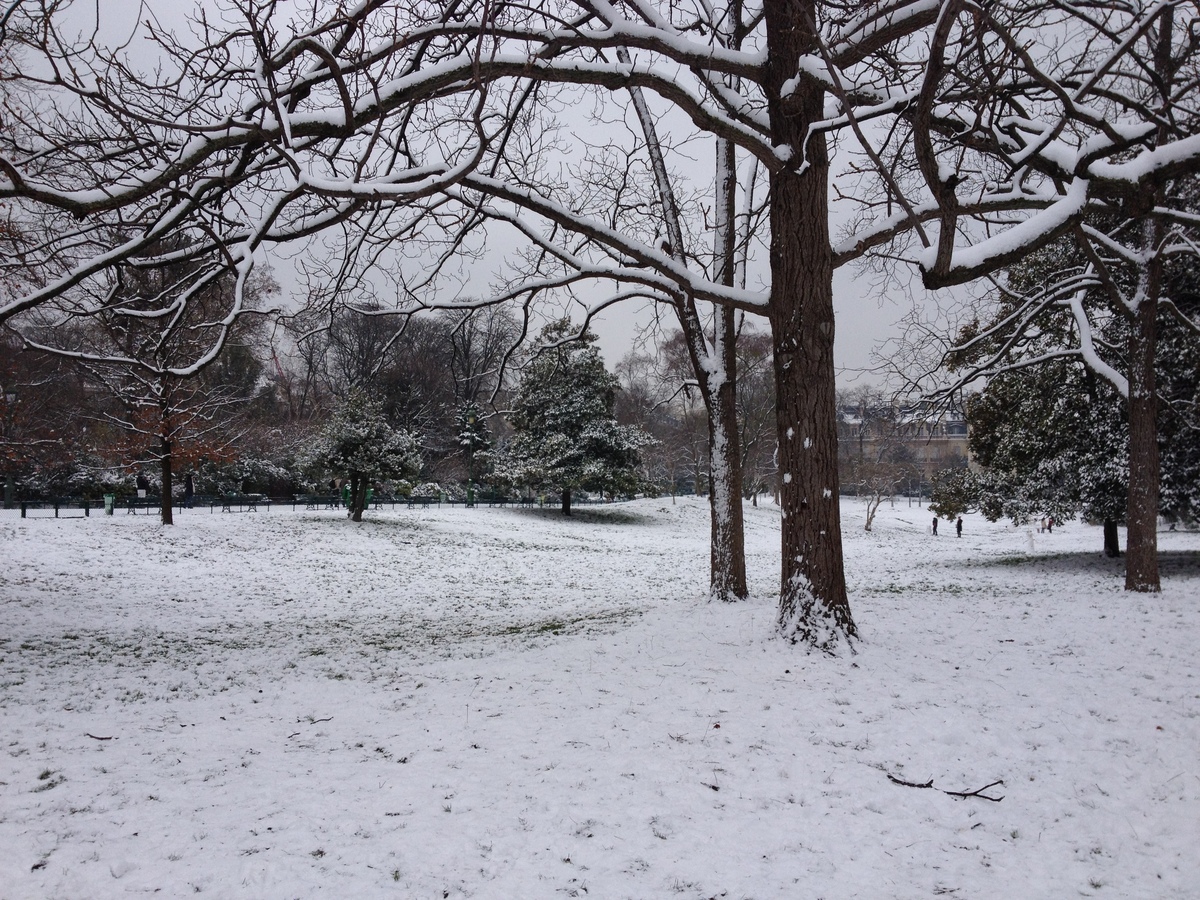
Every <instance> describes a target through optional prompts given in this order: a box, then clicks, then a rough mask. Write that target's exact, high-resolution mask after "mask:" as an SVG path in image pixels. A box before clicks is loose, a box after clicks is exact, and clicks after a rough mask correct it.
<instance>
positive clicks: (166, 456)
mask: <svg viewBox="0 0 1200 900" xmlns="http://www.w3.org/2000/svg"><path fill="white" fill-rule="evenodd" d="M173 449H174V448H173V447H172V446H171V413H170V411H169V410H168V408H167V405H166V404H165V403H164V404H161V405H160V406H159V432H158V458H159V466H160V473H161V475H162V496H161V497H160V498H159V511H160V513H161V515H162V523H163V524H164V525H174V524H175V516H174V511H173V510H172V509H171V494H172V493H173V491H174V484H173V483H172V481H173V480H172V477H171V475H172V472H171V463H172V452H173Z"/></svg>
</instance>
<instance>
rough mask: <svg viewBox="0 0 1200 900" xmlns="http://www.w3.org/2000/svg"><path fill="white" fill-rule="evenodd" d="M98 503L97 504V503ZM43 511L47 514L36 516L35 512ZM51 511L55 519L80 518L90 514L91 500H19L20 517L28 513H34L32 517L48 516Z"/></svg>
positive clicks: (26, 515) (25, 516)
mask: <svg viewBox="0 0 1200 900" xmlns="http://www.w3.org/2000/svg"><path fill="white" fill-rule="evenodd" d="M97 505H98V504H97ZM41 511H45V512H46V513H47V514H46V515H44V516H38V515H36V513H38V512H41ZM51 511H53V517H54V518H55V519H82V518H83V517H85V516H90V515H91V514H92V502H91V501H90V500H72V499H61V498H60V499H57V500H22V501H21V518H22V519H27V518H29V513H31V512H33V513H35V515H34V518H46V519H48V518H50V514H49V513H50V512H51Z"/></svg>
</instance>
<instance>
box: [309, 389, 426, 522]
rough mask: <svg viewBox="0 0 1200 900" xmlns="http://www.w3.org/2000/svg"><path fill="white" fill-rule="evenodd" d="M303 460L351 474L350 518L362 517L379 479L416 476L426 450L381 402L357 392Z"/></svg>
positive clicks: (332, 471)
mask: <svg viewBox="0 0 1200 900" xmlns="http://www.w3.org/2000/svg"><path fill="white" fill-rule="evenodd" d="M304 461H305V463H306V464H307V466H308V467H309V468H311V469H319V470H321V471H322V472H323V473H325V474H330V475H333V476H335V477H337V476H340V477H346V478H348V479H349V481H350V503H349V507H350V508H349V514H350V518H352V519H353V520H354V521H355V522H361V521H362V514H363V509H364V508H365V507H366V505H367V489H368V487H369V486H370V485H371V484H372V483H373V482H376V481H386V480H389V479H394V478H414V477H416V475H417V474H418V473H419V472H420V471H421V450H420V444H419V442H418V440H417V436H416V435H414V434H412V433H411V432H408V431H403V430H400V429H395V428H393V427H392V426H391V425H389V424H388V422H387V420H386V419H385V418H384V416H383V413H382V411H381V409H380V407H379V405H378V404H376V403H372V402H371V401H369V400H367V399H366V398H365V397H363V396H361V395H358V394H355V395H353V396H351V397H350V399H349V400H347V401H346V403H345V404H344V405H342V407H341V408H339V409H338V410H337V411H336V412H335V413H334V414H333V416H332V417H331V418H330V420H329V422H328V423H326V425H325V427H324V428H322V429H321V430H320V432H319V433H318V434H317V436H316V438H315V439H314V440H313V443H312V444H311V445H309V447H308V449H307V451H306V452H305V454H304Z"/></svg>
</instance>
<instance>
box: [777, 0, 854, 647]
mask: <svg viewBox="0 0 1200 900" xmlns="http://www.w3.org/2000/svg"><path fill="white" fill-rule="evenodd" d="M764 9H765V13H766V22H767V45H768V62H767V77H766V79H765V81H766V84H765V87H766V95H767V97H768V98H769V99H768V111H769V113H770V119H771V128H772V131H773V133H774V136H775V140H776V144H777V145H779V146H784V147H789V148H791V150H792V152H793V158H792V166H791V167H790V168H789V169H788V170H784V171H781V172H777V173H775V174H773V175H772V178H771V187H770V191H771V252H770V260H771V306H770V320H771V333H772V340H773V345H774V351H775V360H774V365H775V385H776V400H775V409H776V425H777V430H778V441H779V471H780V473H781V482H782V484H781V486H780V489H781V495H782V496H781V500H782V507H783V522H782V529H781V530H782V542H783V548H782V549H783V553H782V557H783V560H782V563H783V566H782V572H781V585H780V598H779V619H778V624H779V628H780V629H781V631H782V632H783V634H784V636H785V637H787V638H790V639H791V640H792V641H794V642H797V643H804V644H807V645H808V646H810V647H816V648H820V649H822V650H826V651H829V652H833V651H835V650H836V649H837V648H838V646H839V645H840V644H842V643H845V642H848V641H850V640H851V639H853V638H856V637H857V636H858V635H857V629H856V627H855V624H854V619H853V618H852V617H851V615H850V604H849V601H848V599H847V596H846V576H845V571H844V569H843V563H842V533H841V516H840V512H839V508H838V471H837V420H836V402H835V397H834V365H833V333H834V323H833V253H832V249H831V247H830V242H829V189H828V179H829V155H828V150H827V147H826V142H825V137H824V135H823V134H822V133H820V132H816V133H812V134H810V132H809V126H810V124H811V123H813V122H816V121H819V120H820V119H822V118H823V116H824V97H825V91H824V88H823V87H822V86H821V85H820V84H819V83H817V82H816V81H814V80H811V79H809V78H806V77H801V78H800V83H799V85H798V86H797V87H796V88H795V89H794V90H793V91H792V92H791V94H790V95H789V96H787V97H781V93H782V88H783V86H784V83H785V81H787V80H788V79H790V78H792V77H793V76H794V75H795V74H796V73H797V72H799V71H802V67H801V66H800V64H799V62H800V59H801V57H802V56H806V55H808V54H811V53H815V52H816V51H817V39H816V36H815V35H814V34H813V28H814V23H815V12H814V9H813V3H812V2H811V0H791V2H777V3H767V4H766V5H765V7H764Z"/></svg>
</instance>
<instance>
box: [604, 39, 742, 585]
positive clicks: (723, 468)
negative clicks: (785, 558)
mask: <svg viewBox="0 0 1200 900" xmlns="http://www.w3.org/2000/svg"><path fill="white" fill-rule="evenodd" d="M617 55H618V58H619V59H620V60H621V62H623V63H626V64H629V63H630V62H631V60H630V56H629V53H628V51H626V50H624V49H621V50H618V51H617ZM630 96H631V97H632V98H633V102H634V106H635V107H636V109H637V113H638V118H639V120H640V121H641V124H642V131H643V133H644V134H645V136H646V147H647V150H648V151H649V152H650V156H651V159H652V161H653V168H654V179H655V183H656V185H657V187H658V195H659V199H660V200H661V201H662V204H663V219H664V223H663V224H664V225H665V227H666V231H667V237H668V239H669V242H670V244H671V252H672V254H673V255H674V256H675V258H676V259H677V260H678V261H679V262H680V263H682V264H683V265H685V266H686V265H687V258H686V256H685V255H684V252H683V247H684V240H683V230H682V226H681V224H680V213H679V207H678V203H677V198H676V196H675V192H674V189H673V188H672V185H671V179H670V176H669V175H668V174H667V167H666V163H665V162H664V160H663V155H662V145H661V144H660V143H659V140H658V134H657V130H656V128H655V124H654V118H653V116H652V115H651V114H650V108H649V106H648V105H647V104H646V102H645V100H644V98H643V96H642V92H641V89H640V88H633V89H631V90H630ZM716 163H717V166H716V168H717V179H716V182H717V183H716V227H715V229H714V236H713V251H714V256H715V257H716V258H717V267H718V273H717V278H718V280H719V281H720V283H721V284H724V285H729V286H733V284H734V282H735V278H736V273H735V269H736V267H735V259H736V254H737V248H736V241H735V239H734V231H735V209H736V205H737V151H736V150H735V148H734V146H733V144H731V143H730V142H729V141H726V140H724V139H718V140H717V159H716ZM676 312H677V314H678V316H679V327H680V330H681V331H682V332H683V336H684V341H685V343H686V345H687V349H688V357H689V359H690V361H691V364H692V371H693V372H694V373H695V375H696V380H697V381H698V382H699V383H700V394H701V396H702V397H703V398H704V407H705V412H707V414H708V469H709V479H708V506H709V513H710V519H711V530H712V540H711V544H710V552H709V594H710V596H712V597H713V598H716V599H719V600H722V601H731V600H737V599H742V598H744V597H746V595H747V594H748V593H749V591H748V590H747V588H746V550H745V527H744V524H743V516H742V458H741V439H740V435H739V434H738V426H737V387H736V386H737V351H736V347H735V340H736V334H735V331H734V325H733V312H732V310H729V309H727V308H720V309H717V310H715V311H714V316H715V325H714V334H713V342H712V348H711V350H710V349H709V347H708V346H707V342H706V340H705V335H704V325H703V323H702V322H701V320H700V316H699V315H698V314H697V311H696V304H695V301H694V300H693V299H692V298H690V297H686V298H681V299H680V300H679V301H678V302H677V303H676ZM713 357H715V359H714V358H713ZM713 363H715V365H714V364H713ZM699 476H700V472H699V467H697V471H696V481H695V489H696V493H697V494H699V493H700V477H699Z"/></svg>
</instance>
